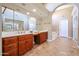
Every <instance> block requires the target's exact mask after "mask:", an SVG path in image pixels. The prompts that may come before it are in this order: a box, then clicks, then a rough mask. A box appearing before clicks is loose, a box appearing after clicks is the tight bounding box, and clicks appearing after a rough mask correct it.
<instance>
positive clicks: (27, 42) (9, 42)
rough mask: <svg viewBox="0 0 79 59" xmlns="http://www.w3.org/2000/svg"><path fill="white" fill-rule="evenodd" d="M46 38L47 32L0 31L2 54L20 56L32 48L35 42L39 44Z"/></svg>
mask: <svg viewBox="0 0 79 59" xmlns="http://www.w3.org/2000/svg"><path fill="white" fill-rule="evenodd" d="M47 39H48V32H37V33H30V32H26V33H17V32H8V33H7V32H6V33H2V50H3V51H2V55H3V56H21V55H24V54H25V53H27V52H28V51H29V50H31V49H32V48H33V45H34V42H35V44H41V43H43V42H45V41H46V40H47Z"/></svg>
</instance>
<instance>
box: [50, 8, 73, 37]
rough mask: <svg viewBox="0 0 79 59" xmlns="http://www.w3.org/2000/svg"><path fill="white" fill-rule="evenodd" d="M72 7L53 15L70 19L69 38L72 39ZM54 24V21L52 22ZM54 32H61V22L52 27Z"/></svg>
mask: <svg viewBox="0 0 79 59" xmlns="http://www.w3.org/2000/svg"><path fill="white" fill-rule="evenodd" d="M71 14H72V7H68V8H65V9H62V10H58V11H56V12H55V13H54V14H53V15H59V16H66V17H67V19H68V36H69V37H72V16H71ZM52 23H53V21H52ZM52 31H55V32H58V31H59V21H57V22H56V23H55V25H52Z"/></svg>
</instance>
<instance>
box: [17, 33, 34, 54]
mask: <svg viewBox="0 0 79 59" xmlns="http://www.w3.org/2000/svg"><path fill="white" fill-rule="evenodd" d="M18 39H19V49H18V50H19V55H24V54H25V53H26V52H27V51H29V50H30V49H32V47H33V35H32V34H28V35H21V36H18Z"/></svg>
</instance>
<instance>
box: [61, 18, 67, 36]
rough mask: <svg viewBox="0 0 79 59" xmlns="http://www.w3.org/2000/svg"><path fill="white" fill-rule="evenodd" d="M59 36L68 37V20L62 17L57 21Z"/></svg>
mask: <svg viewBox="0 0 79 59" xmlns="http://www.w3.org/2000/svg"><path fill="white" fill-rule="evenodd" d="M59 36H62V37H68V20H67V19H62V20H61V21H60V23H59Z"/></svg>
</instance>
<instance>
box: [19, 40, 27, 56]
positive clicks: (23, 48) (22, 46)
mask: <svg viewBox="0 0 79 59" xmlns="http://www.w3.org/2000/svg"><path fill="white" fill-rule="evenodd" d="M24 53H26V44H25V41H20V42H19V55H23V54H24Z"/></svg>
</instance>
